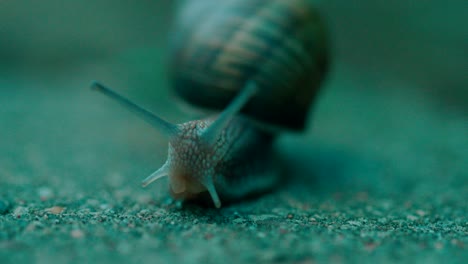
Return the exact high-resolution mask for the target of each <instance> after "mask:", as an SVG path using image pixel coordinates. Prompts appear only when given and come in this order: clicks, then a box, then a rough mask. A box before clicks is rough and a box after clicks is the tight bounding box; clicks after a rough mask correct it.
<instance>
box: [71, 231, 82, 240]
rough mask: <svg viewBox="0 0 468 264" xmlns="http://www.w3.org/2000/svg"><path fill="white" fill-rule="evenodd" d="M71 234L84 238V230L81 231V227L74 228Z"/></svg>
mask: <svg viewBox="0 0 468 264" xmlns="http://www.w3.org/2000/svg"><path fill="white" fill-rule="evenodd" d="M70 235H71V237H73V238H82V237H84V233H83V231H81V230H79V229H75V230H72V231H71V232H70Z"/></svg>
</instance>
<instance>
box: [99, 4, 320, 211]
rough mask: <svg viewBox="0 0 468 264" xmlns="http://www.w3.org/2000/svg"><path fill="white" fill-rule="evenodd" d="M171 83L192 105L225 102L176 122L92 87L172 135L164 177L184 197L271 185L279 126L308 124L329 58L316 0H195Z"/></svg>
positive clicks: (179, 34) (179, 38)
mask: <svg viewBox="0 0 468 264" xmlns="http://www.w3.org/2000/svg"><path fill="white" fill-rule="evenodd" d="M171 48H172V50H171V54H170V60H169V61H170V63H169V72H170V74H169V77H170V81H171V87H172V88H173V89H174V90H175V92H176V94H178V95H179V96H180V97H181V98H182V99H184V100H185V101H186V102H188V103H189V104H193V105H196V106H198V107H202V108H208V109H223V110H222V111H221V112H220V114H218V115H216V116H214V117H209V118H206V119H202V120H194V121H189V122H186V123H182V124H177V125H176V124H171V123H169V122H167V121H165V120H163V119H161V118H160V117H158V116H156V115H154V114H152V113H151V112H149V111H147V110H145V109H143V108H142V107H140V106H138V105H136V104H134V103H133V102H131V101H129V100H128V99H126V98H124V97H123V96H121V95H119V94H118V93H116V92H114V91H112V90H111V89H109V88H107V87H105V86H104V85H102V84H100V83H98V82H94V83H93V85H92V88H93V89H95V90H97V91H100V92H102V93H103V94H105V95H107V96H109V97H110V98H112V99H115V100H116V101H117V102H119V103H120V104H122V105H123V106H125V107H126V108H128V109H129V110H131V111H133V112H135V113H137V114H138V115H139V116H141V117H142V118H143V119H144V120H146V121H147V122H148V123H150V124H151V125H153V126H154V127H155V128H156V129H158V130H159V131H160V132H161V133H162V134H165V135H167V136H168V137H169V151H168V158H167V161H166V162H165V163H164V165H163V166H162V167H161V168H159V169H158V170H157V171H155V172H154V173H153V174H151V175H150V176H148V177H147V178H146V179H144V180H143V182H142V184H143V186H147V185H148V184H150V183H152V182H153V181H155V180H157V179H160V178H162V177H164V176H168V177H169V182H170V190H171V194H172V195H173V197H175V198H176V199H181V200H187V199H199V198H200V197H211V199H212V201H213V203H214V205H215V207H217V208H219V207H221V202H222V201H228V200H237V199H241V198H242V197H245V196H247V195H250V194H253V193H259V192H263V191H265V190H268V189H270V188H272V187H273V186H274V185H275V184H276V183H278V180H279V178H280V170H279V168H278V166H277V164H278V163H277V162H276V160H275V154H274V152H273V150H272V145H273V142H274V139H275V138H276V134H277V132H278V131H279V130H278V128H284V129H286V130H296V131H297V130H302V129H304V127H305V123H306V119H307V113H308V111H309V108H310V105H311V104H312V101H313V100H314V98H315V97H316V95H317V92H318V90H319V87H320V84H321V83H322V80H323V78H324V76H325V74H326V71H327V66H328V63H327V62H328V60H327V59H328V50H327V41H326V34H325V28H324V25H323V23H322V21H321V19H320V17H319V16H318V14H317V12H316V11H315V10H314V8H313V7H311V5H310V4H309V2H308V1H307V0H229V1H217V0H216V1H215V0H209V1H196V0H192V1H186V2H185V4H184V5H183V6H182V8H181V10H180V12H179V16H178V19H177V20H176V27H175V30H174V33H173V35H172V43H171Z"/></svg>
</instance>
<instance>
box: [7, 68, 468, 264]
mask: <svg viewBox="0 0 468 264" xmlns="http://www.w3.org/2000/svg"><path fill="white" fill-rule="evenodd" d="M124 64H126V65H128V64H129V63H128V61H127V62H125V63H124ZM131 66H132V65H131V63H130V67H131ZM85 68H87V69H86V70H83V69H78V70H73V71H68V72H60V73H58V74H57V76H58V77H57V78H55V79H54V78H52V76H50V75H48V76H45V77H44V76H39V77H38V76H34V77H31V76H28V75H27V74H24V75H16V77H14V76H13V75H9V77H8V78H7V77H5V78H3V79H0V125H1V131H0V187H1V188H0V262H1V263H31V262H36V263H63V262H66V261H71V260H72V261H74V262H76V263H85V262H88V261H96V262H97V261H99V262H103V263H111V262H125V263H141V262H152V263H170V262H172V261H184V262H186V263H197V262H201V263H220V262H221V261H228V262H248V263H256V262H270V263H284V262H288V263H289V262H292V263H316V262H319V263H320V262H338V263H339V262H348V261H351V262H362V261H364V262H374V261H375V262H374V263H377V261H378V262H379V263H381V262H385V261H399V262H400V261H402V262H409V263H414V262H419V263H441V262H443V263H466V261H467V260H468V258H467V257H468V253H467V252H468V250H467V247H468V236H467V235H468V219H467V214H468V205H467V197H468V184H467V171H468V151H467V149H468V140H467V118H466V114H467V112H466V108H464V106H463V105H462V104H459V103H460V102H461V101H463V100H450V95H448V94H446V96H445V97H443V98H442V97H439V96H434V95H432V94H431V93H429V92H427V91H426V90H425V89H417V88H416V89H413V88H414V87H409V86H408V87H406V85H405V84H404V83H399V82H396V81H390V80H388V79H381V78H380V77H369V76H366V77H362V75H361V74H355V73H352V72H350V71H349V70H348V71H341V72H340V71H338V73H336V74H332V76H331V77H330V79H329V81H328V83H327V85H326V89H324V92H323V93H322V94H321V97H320V99H319V101H318V104H317V106H316V107H315V111H314V115H313V117H311V126H309V129H308V130H307V131H306V132H305V133H303V134H298V135H285V136H283V137H282V138H281V139H280V140H279V141H278V144H277V149H278V151H279V153H280V154H281V156H282V157H283V159H284V161H285V163H286V164H287V178H288V181H287V182H286V183H285V184H283V185H282V186H280V187H279V188H277V189H275V190H274V191H273V192H271V193H268V194H265V195H263V196H261V197H258V198H255V199H250V200H245V201H240V202H239V203H235V204H232V205H229V206H225V207H223V208H222V209H220V210H215V209H211V208H203V207H198V206H196V205H190V204H189V205H185V204H184V205H181V204H179V203H176V202H174V201H172V200H171V199H170V198H169V196H168V187H167V181H166V180H163V181H161V182H159V183H157V184H153V185H152V186H150V187H149V188H146V189H143V188H141V187H140V181H141V180H142V179H143V178H144V177H146V176H147V175H148V174H149V173H151V172H152V171H153V170H155V169H156V168H158V167H159V166H160V165H161V164H162V163H163V161H164V159H165V155H166V151H167V141H166V140H165V139H164V138H162V137H161V136H160V135H159V134H158V133H156V132H155V131H154V130H152V129H151V128H150V127H149V126H147V125H146V124H145V123H143V122H142V121H141V120H139V119H137V118H135V117H134V116H133V115H131V114H129V113H127V112H126V111H124V110H122V109H120V108H119V107H118V106H117V105H115V104H113V103H112V102H109V101H108V100H107V99H105V98H101V96H100V95H98V94H96V93H93V92H92V91H90V90H88V89H87V86H88V84H89V80H91V79H94V78H97V77H99V78H100V79H101V80H103V81H104V82H105V83H106V80H117V78H120V80H121V79H128V80H129V81H127V82H122V81H120V82H118V81H115V83H112V82H111V83H109V82H107V83H109V84H110V85H112V86H116V87H115V88H116V89H118V90H120V91H122V92H123V93H125V94H127V95H129V96H130V97H131V98H132V99H134V100H135V101H138V102H141V103H142V104H144V105H147V106H149V108H151V109H152V110H154V111H155V112H158V113H160V114H161V115H162V116H164V117H166V118H167V119H169V120H172V121H174V122H183V121H187V120H189V119H190V118H192V117H191V116H188V115H186V114H183V113H182V112H180V111H179V110H177V109H178V107H177V106H176V105H175V104H173V103H172V99H171V98H170V97H169V95H168V93H167V87H166V86H165V85H164V81H163V80H164V78H163V77H161V76H156V77H151V78H149V79H145V76H149V75H150V74H149V73H148V72H143V73H142V72H138V70H134V71H133V72H132V71H130V73H128V72H129V71H128V69H120V68H119V66H109V65H101V66H99V67H97V66H96V65H93V66H91V65H89V66H87V67H85ZM89 68H92V69H91V70H90V69H89ZM144 68H145V67H144V66H142V68H140V69H144ZM103 69H107V70H103ZM109 69H112V70H109ZM99 72H101V73H99ZM102 72H106V73H105V74H103V73H102ZM121 72H126V75H122V74H121ZM91 73H92V74H91ZM96 73H97V74H98V76H96ZM5 76H7V75H5ZM110 76H114V77H110ZM141 76H143V77H142V78H140V77H141ZM141 79H143V80H141ZM44 80H46V81H44ZM136 80H138V81H136ZM116 84H117V85H116ZM158 86H159V87H160V88H161V89H160V91H161V92H151V93H149V94H145V93H144V91H145V88H148V87H158ZM127 87H137V88H135V89H128V88H127ZM423 88H424V87H423ZM462 94H463V93H462ZM457 102H458V103H457ZM62 207H63V208H62ZM61 209H63V211H61ZM60 211H61V212H60ZM174 263H178V262H174Z"/></svg>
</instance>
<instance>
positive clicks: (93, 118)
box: [0, 0, 468, 186]
mask: <svg viewBox="0 0 468 264" xmlns="http://www.w3.org/2000/svg"><path fill="white" fill-rule="evenodd" d="M175 2H176V1H138V2H132V3H129V2H128V1H115V0H113V1H110V0H94V1H87V0H83V1H58V0H46V1H41V2H40V3H39V2H37V1H8V0H6V1H5V0H4V1H1V2H0V110H1V115H0V124H1V127H2V131H1V133H2V137H1V139H0V149H1V152H2V159H1V162H2V166H1V167H2V169H3V170H4V171H3V173H4V174H5V175H10V176H11V178H10V181H9V182H10V183H13V184H15V183H16V182H28V181H29V180H30V179H29V178H30V177H34V176H35V177H37V178H38V179H42V181H50V180H51V179H54V178H55V180H56V181H57V182H62V181H64V180H63V177H62V176H61V175H60V173H55V174H54V173H52V174H51V173H34V172H36V170H37V168H35V167H37V166H42V167H44V169H46V168H48V169H50V167H54V166H55V165H52V164H62V165H63V164H69V166H71V167H70V168H73V169H75V170H84V171H85V172H87V173H81V174H82V175H81V176H80V177H79V179H81V180H83V183H85V184H87V183H88V182H89V181H95V180H96V178H95V176H96V175H99V174H100V173H103V171H106V172H109V171H111V172H112V173H114V174H119V175H120V173H122V174H124V175H125V170H131V171H133V169H129V168H128V166H127V165H128V164H127V163H126V162H122V161H121V160H120V159H123V160H132V159H138V160H140V162H142V163H143V165H142V166H143V167H144V168H145V169H141V170H138V169H135V170H136V171H139V173H138V175H139V174H144V173H142V172H141V171H145V172H148V171H150V170H151V169H150V168H156V167H158V166H156V165H154V164H155V163H156V164H159V163H160V162H162V161H163V160H164V158H165V155H166V146H165V145H166V139H163V138H161V137H160V136H159V135H158V134H157V133H155V132H154V131H151V130H150V129H148V127H146V126H145V124H142V123H143V122H141V121H140V120H138V118H134V117H131V116H130V115H127V114H126V113H125V111H124V110H122V109H120V108H119V107H116V106H114V105H112V104H108V103H109V102H107V101H106V100H101V99H102V98H100V96H97V95H96V94H94V93H92V92H90V91H89V90H88V86H89V83H90V81H91V80H93V79H98V80H101V81H102V82H104V83H106V84H108V85H110V86H111V87H115V88H116V89H117V90H119V91H121V92H122V93H124V94H126V95H128V96H129V97H130V98H132V99H134V100H135V101H137V102H139V103H141V104H142V105H145V106H148V107H149V108H150V109H152V110H153V111H155V112H156V113H158V114H160V115H161V116H163V117H165V118H166V119H168V120H171V121H173V122H177V123H179V122H184V121H187V120H190V119H192V118H193V116H195V115H194V114H193V113H186V112H183V111H181V110H180V108H179V107H178V106H177V105H176V104H174V98H173V96H172V93H171V92H170V87H168V85H167V79H166V68H165V63H166V59H167V58H166V52H167V48H168V46H167V44H168V41H167V39H168V37H169V36H170V35H171V34H172V32H171V20H172V16H173V14H174V10H175V6H174V5H175V4H174V3H175ZM315 5H316V7H317V8H318V9H319V10H320V12H321V13H322V15H323V17H324V19H325V21H326V22H327V24H328V27H329V35H330V40H331V42H330V43H331V55H332V67H331V71H330V74H329V75H328V78H327V82H326V83H325V85H324V87H323V92H322V94H321V97H320V98H319V100H318V102H317V103H316V106H315V107H314V108H313V109H314V110H313V111H314V113H313V114H312V115H311V121H310V124H311V125H310V126H309V130H307V131H306V132H305V133H304V134H303V135H299V136H292V139H285V141H286V142H287V143H284V145H285V149H288V146H289V147H290V146H294V147H297V145H303V144H296V145H295V144H293V143H291V142H288V140H292V141H293V142H294V140H297V141H298V142H304V140H305V141H306V142H307V140H310V141H311V142H324V143H323V144H324V145H326V146H329V145H331V146H335V145H336V146H338V148H339V149H341V148H344V149H347V150H350V151H356V152H361V151H362V150H364V149H366V148H369V149H370V151H371V153H373V152H372V151H376V152H377V153H378V154H379V155H382V156H385V157H391V159H394V160H395V162H400V160H406V161H407V162H400V163H405V164H406V163H408V164H407V166H408V167H411V166H415V165H414V164H417V162H419V161H420V160H419V159H415V158H414V157H416V156H417V155H419V154H409V153H408V151H420V152H425V150H421V149H420V146H419V145H418V146H417V147H416V146H414V149H411V147H409V146H413V145H411V144H414V140H419V141H421V140H422V138H423V139H424V140H423V141H424V142H423V143H421V144H439V145H440V146H439V145H438V147H435V149H440V148H443V149H445V148H449V147H448V146H453V147H456V146H458V145H459V144H461V143H462V142H465V144H466V129H465V128H466V126H464V125H465V124H466V122H465V121H466V115H467V111H468V107H467V102H466V101H467V98H468V89H467V87H468V78H467V69H468V60H467V57H468V25H467V20H466V15H467V11H466V10H468V6H467V2H466V1H462V0H460V1H457V0H454V1H450V3H443V2H440V1H424V3H420V2H416V1H406V0H405V1H404V0H398V1H392V2H391V3H389V2H388V1H359V2H356V1H316V4H315ZM286 138H287V137H286ZM305 138H307V139H305ZM435 139H437V140H438V141H437V142H438V143H430V142H431V141H432V140H435ZM301 140H302V141H301ZM148 142H150V143H148ZM135 144H136V146H135ZM315 144H316V143H310V149H309V148H306V149H305V150H304V152H300V151H296V150H294V147H290V149H291V150H290V152H291V153H290V154H291V155H295V154H296V155H298V157H297V158H298V159H296V158H294V159H293V160H300V157H302V156H303V155H302V154H304V153H305V154H306V156H307V155H309V154H310V155H312V154H311V153H310V151H311V149H315V148H317V146H316V145H315ZM320 144H322V143H320ZM102 149H106V150H108V151H110V153H112V154H120V155H122V157H120V158H118V157H108V156H106V155H101V154H102V153H101V152H102ZM409 149H410V150H409ZM119 150H120V151H119ZM285 151H286V152H287V150H285ZM450 151H456V150H452V149H450ZM312 152H313V150H312ZM104 153H109V152H106V151H104ZM297 153H302V154H297ZM313 153H316V155H318V156H320V155H319V154H317V153H320V152H313ZM418 153H419V152H418ZM5 154H6V155H5ZM444 155H445V154H444ZM64 157H68V161H67V162H64V161H63V158H64ZM437 157H438V156H437ZM332 159H334V158H332ZM433 159H436V160H439V158H436V157H433ZM447 159H448V157H447ZM96 160H98V161H99V164H98V165H99V166H97V165H96ZM408 160H409V161H408ZM429 160H432V159H429ZM84 161H86V162H85V163H86V164H82V163H81V162H84ZM415 162H416V163H415ZM42 163H44V164H42ZM305 163H307V162H305ZM319 163H320V162H319ZM39 164H42V165H39ZM45 164H47V165H45ZM331 166H332V167H333V166H335V165H331ZM18 170H19V171H21V173H18ZM99 170H102V171H99ZM114 174H113V175H114ZM85 175H90V176H85ZM128 177H129V176H128V175H126V176H122V179H121V181H126V180H128ZM106 178H107V177H106ZM111 179H112V177H111ZM103 180H104V181H105V180H106V179H103ZM107 180H108V181H112V180H109V179H108V178H107ZM132 180H133V181H136V180H135V179H132ZM67 182H68V184H71V185H72V186H75V185H80V183H79V181H78V182H75V181H67ZM97 184H98V186H99V184H101V183H97Z"/></svg>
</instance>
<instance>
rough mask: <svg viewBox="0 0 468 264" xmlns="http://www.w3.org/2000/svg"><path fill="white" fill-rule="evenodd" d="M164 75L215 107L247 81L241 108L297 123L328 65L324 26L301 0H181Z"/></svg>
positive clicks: (187, 96) (282, 123)
mask: <svg viewBox="0 0 468 264" xmlns="http://www.w3.org/2000/svg"><path fill="white" fill-rule="evenodd" d="M176 21H177V22H176V26H175V29H174V31H173V32H174V33H173V38H172V43H171V44H172V45H171V46H172V47H173V50H172V53H171V58H170V60H169V61H170V80H171V81H172V87H173V88H174V90H175V91H176V93H177V94H178V95H179V96H180V97H182V98H183V99H184V100H186V101H187V102H189V103H191V104H193V105H196V106H197V107H205V108H213V109H223V108H224V107H225V106H226V105H227V104H228V103H229V102H230V101H231V100H232V99H233V98H234V96H235V95H236V94H237V93H238V92H239V90H241V89H242V88H243V87H244V84H245V83H246V82H247V81H255V82H256V83H257V85H258V87H259V92H258V94H257V95H256V96H255V97H254V98H252V100H251V101H250V102H249V103H248V104H247V105H246V106H245V107H244V108H243V110H242V113H244V114H246V115H248V116H250V117H252V118H254V119H256V120H258V121H262V122H263V123H266V124H268V125H270V126H279V127H284V128H288V129H293V130H300V129H303V128H304V126H305V121H306V118H307V113H308V112H309V108H310V104H311V102H312V101H313V100H314V98H315V96H316V94H317V92H318V88H319V87H320V84H321V82H322V80H323V78H324V76H325V72H326V71H327V66H328V61H327V59H328V56H327V55H328V50H327V47H328V46H327V43H326V34H325V27H324V25H323V23H322V21H321V19H320V17H319V15H318V14H317V12H316V11H315V9H314V8H312V6H311V5H310V3H309V1H307V0H228V1H218V0H205V1H197V0H191V1H185V2H184V4H183V5H182V7H181V10H180V12H179V15H178V16H177V19H176Z"/></svg>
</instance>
